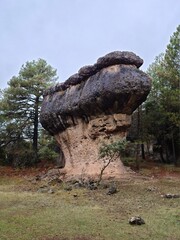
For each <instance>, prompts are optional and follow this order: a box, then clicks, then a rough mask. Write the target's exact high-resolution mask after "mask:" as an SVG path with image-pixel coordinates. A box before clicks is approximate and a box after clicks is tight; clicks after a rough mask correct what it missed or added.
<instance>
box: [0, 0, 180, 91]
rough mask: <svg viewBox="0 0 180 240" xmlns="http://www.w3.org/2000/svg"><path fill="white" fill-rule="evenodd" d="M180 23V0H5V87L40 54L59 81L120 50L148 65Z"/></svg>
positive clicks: (1, 16) (1, 23) (0, 20)
mask: <svg viewBox="0 0 180 240" xmlns="http://www.w3.org/2000/svg"><path fill="white" fill-rule="evenodd" d="M179 24H180V0H0V88H1V89H3V88H5V87H6V86H7V82H8V81H9V80H10V79H11V77H12V76H14V75H15V76H17V75H18V72H19V70H20V68H21V66H22V65H23V64H24V63H25V62H27V61H32V60H38V59H39V58H43V59H45V60H46V61H47V63H48V64H50V65H51V66H52V67H54V68H56V69H57V71H58V76H59V81H65V80H66V79H67V78H68V77H69V76H70V75H72V74H74V73H76V72H77V70H78V69H79V68H81V67H82V66H84V65H89V64H94V63H95V62H96V60H97V58H99V57H101V56H103V55H105V54H107V53H108V52H111V51H115V50H119V51H123V50H126V51H133V52H134V53H136V54H137V55H139V56H140V57H142V58H143V59H144V65H143V67H142V69H143V70H146V69H147V67H148V65H149V64H150V63H152V62H153V61H154V58H155V57H156V56H157V55H159V54H160V53H161V52H164V51H165V48H166V46H167V44H168V43H169V39H170V36H171V35H172V34H173V32H174V31H175V30H176V27H177V26H178V25H179Z"/></svg>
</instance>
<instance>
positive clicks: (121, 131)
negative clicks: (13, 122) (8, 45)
mask: <svg viewBox="0 0 180 240" xmlns="http://www.w3.org/2000/svg"><path fill="white" fill-rule="evenodd" d="M142 63H143V60H142V59H141V58H140V57H138V56H136V55H135V54H134V53H131V52H119V51H116V52H112V53H109V54H107V55H106V56H104V57H101V58H99V59H98V60H97V62H96V63H95V64H94V65H92V66H85V67H82V68H81V69H80V70H79V71H78V73H76V74H74V75H73V76H71V77H70V78H69V79H67V80H66V81H65V82H64V83H60V84H57V85H56V86H54V87H52V88H50V89H48V90H47V91H46V92H45V93H44V100H43V104H42V109H41V116H40V121H41V123H42V126H43V127H44V128H45V129H46V130H48V131H49V132H50V133H51V134H52V135H54V136H55V138H56V139H57V141H58V143H59V144H60V147H61V149H62V151H63V153H64V160H65V170H66V172H67V176H76V175H79V176H80V177H82V176H84V175H86V176H91V177H94V176H97V175H98V174H99V173H100V169H101V168H102V165H103V162H102V160H99V159H98V150H99V147H100V145H101V144H102V143H103V142H110V141H112V140H116V139H119V138H124V137H126V133H127V129H128V128H129V126H130V124H131V114H132V112H133V111H134V110H135V109H136V108H137V107H138V106H139V105H140V104H141V103H142V102H143V101H144V100H145V99H146V97H147V95H148V93H149V91H150V85H151V84H150V82H151V81H150V78H149V77H148V76H147V75H146V74H145V73H144V72H142V71H141V70H139V69H138V68H139V67H140V66H141V65H142ZM124 172H125V168H124V167H123V165H122V163H121V162H120V161H119V162H114V163H113V164H111V165H110V166H109V167H108V169H106V171H105V174H106V175H107V176H112V177H118V176H120V174H122V173H124Z"/></svg>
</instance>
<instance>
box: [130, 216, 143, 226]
mask: <svg viewBox="0 0 180 240" xmlns="http://www.w3.org/2000/svg"><path fill="white" fill-rule="evenodd" d="M129 224H131V225H142V224H145V221H144V220H143V219H142V218H141V217H139V216H138V217H131V218H130V219H129Z"/></svg>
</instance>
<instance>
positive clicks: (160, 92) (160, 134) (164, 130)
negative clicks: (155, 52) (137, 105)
mask: <svg viewBox="0 0 180 240" xmlns="http://www.w3.org/2000/svg"><path fill="white" fill-rule="evenodd" d="M147 73H148V74H149V75H150V76H151V77H152V90H151V93H150V95H149V97H148V100H147V101H146V103H145V111H144V115H143V123H144V129H145V131H146V134H147V135H149V136H153V137H154V139H155V140H156V142H157V144H158V145H159V146H161V151H162V153H161V158H162V160H163V161H165V162H170V161H171V158H173V161H174V163H175V164H177V161H178V158H179V157H180V156H179V153H178V149H179V148H180V141H179V139H180V135H179V126H180V107H179V103H180V98H179V97H180V88H179V87H180V85H179V84H180V25H179V26H178V27H177V30H176V32H175V33H174V34H173V35H172V37H171V38H170V43H169V44H168V46H167V49H166V52H165V54H161V55H159V56H158V57H157V58H156V60H155V62H154V63H153V64H151V65H150V67H149V69H148V71H147ZM165 152H166V157H165V158H166V159H165V158H164V156H163V155H164V154H165ZM170 155H171V157H170Z"/></svg>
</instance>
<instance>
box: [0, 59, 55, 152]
mask: <svg viewBox="0 0 180 240" xmlns="http://www.w3.org/2000/svg"><path fill="white" fill-rule="evenodd" d="M56 79H57V75H56V70H55V69H53V68H52V67H51V66H50V65H48V64H47V62H46V61H45V60H43V59H38V60H37V61H31V62H26V64H25V65H23V66H22V67H21V69H20V71H19V74H18V76H13V77H12V78H11V80H10V81H9V82H8V87H7V88H6V89H5V90H4V91H3V92H2V96H1V101H0V111H1V117H0V121H1V142H0V144H1V146H6V145H8V144H10V143H11V142H17V141H22V140H26V141H29V142H30V143H32V151H33V152H34V154H35V156H37V153H38V137H39V136H38V133H39V128H40V124H39V112H40V106H41V102H42V95H43V91H44V90H45V89H46V88H47V87H49V86H51V85H52V84H54V82H55V81H56Z"/></svg>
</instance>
